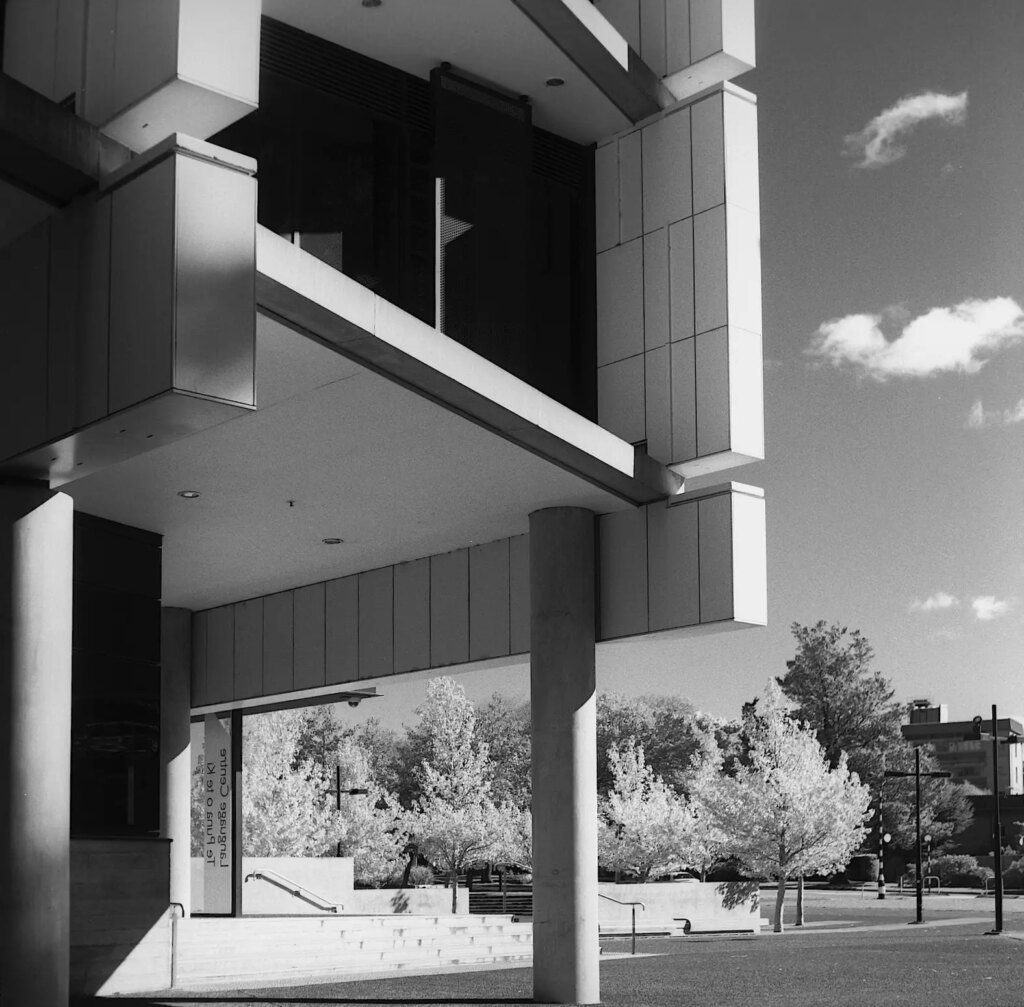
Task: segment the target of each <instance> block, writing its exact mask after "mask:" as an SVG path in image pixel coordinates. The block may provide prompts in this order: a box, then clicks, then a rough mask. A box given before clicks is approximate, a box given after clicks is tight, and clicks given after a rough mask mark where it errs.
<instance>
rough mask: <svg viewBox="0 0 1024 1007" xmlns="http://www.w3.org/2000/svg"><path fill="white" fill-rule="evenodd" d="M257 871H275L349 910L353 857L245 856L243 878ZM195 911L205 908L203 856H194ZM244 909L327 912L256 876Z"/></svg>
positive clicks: (251, 911)
mask: <svg viewBox="0 0 1024 1007" xmlns="http://www.w3.org/2000/svg"><path fill="white" fill-rule="evenodd" d="M253 871H273V872H274V873H275V874H279V875H281V876H282V877H284V878H287V879H288V881H294V882H295V884H296V885H301V886H302V887H303V888H306V889H308V890H309V891H311V892H314V893H316V895H319V896H320V897H321V898H324V899H326V900H327V901H328V902H333V903H335V904H336V905H338V906H344V909H343V910H340V911H342V912H348V911H349V908H348V907H349V900H350V899H351V896H352V858H351V857H243V858H242V877H243V878H245V877H248V875H250V874H252V872H253ZM192 910H193V912H199V913H201V912H203V911H204V906H203V860H202V858H201V857H193V858H192ZM242 912H243V913H249V914H252V915H257V914H265V913H283V914H288V915H292V914H295V913H300V914H301V913H309V914H310V915H313V914H319V913H323V912H324V909H323V908H322V907H320V906H314V905H310V904H309V903H308V902H304V901H303V900H302V899H299V898H296V897H295V896H293V895H289V894H288V892H286V891H282V890H281V889H280V888H278V887H277V886H276V885H273V884H271V883H270V882H269V881H263V880H257V879H255V878H254V879H252V880H251V881H246V882H244V883H243V885H242Z"/></svg>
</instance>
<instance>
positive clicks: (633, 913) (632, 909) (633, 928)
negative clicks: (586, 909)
mask: <svg viewBox="0 0 1024 1007" xmlns="http://www.w3.org/2000/svg"><path fill="white" fill-rule="evenodd" d="M597 897H598V898H599V899H607V900H608V901H609V902H614V903H615V904H616V905H619V906H629V907H630V916H631V917H632V923H631V927H630V929H631V931H632V933H631V936H632V950H631V951H630V952H629V953H630V954H631V955H635V954H636V907H637V906H639V907H640V908H641V909H642V910H643V911H644V912H647V906H645V905H644V904H643V903H642V902H620V901H619V900H618V899H613V898H612V897H611V896H610V895H604V894H602V893H601V892H598V893H597Z"/></svg>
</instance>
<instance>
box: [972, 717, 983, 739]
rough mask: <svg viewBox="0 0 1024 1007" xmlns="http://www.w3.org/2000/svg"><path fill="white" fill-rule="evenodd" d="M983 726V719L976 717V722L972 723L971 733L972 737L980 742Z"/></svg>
mask: <svg viewBox="0 0 1024 1007" xmlns="http://www.w3.org/2000/svg"><path fill="white" fill-rule="evenodd" d="M981 725H982V719H981V717H975V718H974V720H972V721H971V731H972V732H973V733H972V737H974V738H977V739H978V740H979V741H980V740H981Z"/></svg>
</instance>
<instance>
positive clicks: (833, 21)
mask: <svg viewBox="0 0 1024 1007" xmlns="http://www.w3.org/2000/svg"><path fill="white" fill-rule="evenodd" d="M757 30H758V66H757V69H756V70H754V71H752V72H750V73H749V74H746V75H744V76H743V77H741V78H738V79H737V80H736V81H735V83H737V84H738V85H740V86H741V87H745V88H747V89H749V90H750V91H753V92H754V93H755V94H756V95H757V96H758V109H759V135H760V180H761V229H762V279H763V290H764V295H763V304H764V352H765V427H766V460H765V461H764V462H763V463H757V464H755V465H749V466H745V467H743V468H740V469H736V470H733V471H732V472H730V473H727V474H726V478H731V479H733V480H736V481H739V482H746V483H753V484H755V485H758V486H763V487H764V489H765V491H766V499H767V515H768V605H769V626H768V627H767V628H766V629H747V630H743V631H737V632H729V633H723V634H716V635H709V636H701V637H697V638H681V639H675V640H669V641H649V642H642V641H634V642H631V643H629V644H615V645H612V646H609V647H603V646H602V647H599V648H598V688H599V689H601V690H608V691H614V692H621V693H626V694H630V695H639V694H644V693H661V694H675V695H681V696H683V697H685V698H687V699H689V700H690V701H691V702H693V703H694V704H695V705H696V706H697V707H698V708H700V709H702V710H705V711H707V712H709V713H712V714H714V715H717V716H721V717H738V716H739V713H740V707H741V705H742V704H743V703H744V702H746V701H747V700H749V699H751V698H752V697H753V696H755V695H757V694H758V693H759V692H761V691H762V690H763V688H764V686H765V684H766V683H767V681H768V679H769V678H770V677H771V676H773V675H780V674H784V673H785V670H786V660H787V659H789V658H791V657H792V656H793V652H794V646H793V638H792V635H791V632H790V626H791V624H792V623H793V622H798V623H802V624H810V623H814V622H816V621H817V620H819V619H823V620H825V621H826V622H837V623H839V624H841V625H843V626H847V627H849V628H850V629H854V628H856V629H860V630H861V631H862V632H863V633H864V635H865V636H866V637H867V638H868V640H869V641H870V643H871V644H872V646H873V648H874V651H875V660H874V665H873V667H874V668H875V669H877V670H878V671H880V672H882V674H884V675H885V676H886V677H887V678H889V679H890V680H891V682H892V684H893V687H894V688H895V691H896V697H897V698H898V699H900V700H905V701H909V700H912V699H920V698H926V699H930V700H932V702H934V703H946V704H948V705H949V712H950V718H951V719H970V718H971V717H972V716H974V715H975V714H976V713H981V714H984V715H986V716H988V714H989V713H990V709H991V705H992V704H993V703H997V704H998V706H999V713H1000V716H1007V715H1015V716H1020V715H1021V714H1024V674H1022V670H1021V669H1022V665H1024V530H1022V518H1024V464H1022V463H1024V313H1022V309H1021V305H1024V60H1022V59H1021V58H1020V52H1019V46H1020V40H1021V39H1024V3H1021V2H1020V0H985V2H984V3H965V2H964V0H857V2H856V3H850V2H841V0H758V2H757ZM460 681H461V682H462V684H463V685H464V686H465V688H466V691H467V693H468V694H469V695H470V697H471V698H473V699H474V700H475V701H483V700H486V698H487V697H488V696H489V695H490V694H491V693H493V692H495V691H501V692H504V693H507V694H508V695H510V696H513V697H518V698H521V699H526V698H527V696H528V693H529V674H528V670H527V668H526V666H525V664H524V665H523V666H521V667H520V668H519V669H518V670H513V671H508V670H500V671H491V672H488V671H480V672H474V673H473V674H466V675H462V676H460ZM424 684H425V679H413V680H411V681H408V682H405V683H401V682H398V681H389V682H387V683H383V684H382V686H381V691H382V693H384V696H383V698H381V699H378V700H374V701H372V702H369V703H364V704H363V706H362V707H360V708H359V709H358V710H357V711H349V712H350V713H354V714H355V715H356V716H357V717H358V719H363V718H364V717H366V716H371V715H376V716H378V717H380V718H381V719H382V720H384V721H385V722H388V723H391V724H393V725H397V724H398V723H401V722H405V723H412V722H413V720H414V719H415V716H414V713H413V710H414V708H415V706H416V705H417V704H418V703H419V702H420V701H421V699H422V696H423V688H424Z"/></svg>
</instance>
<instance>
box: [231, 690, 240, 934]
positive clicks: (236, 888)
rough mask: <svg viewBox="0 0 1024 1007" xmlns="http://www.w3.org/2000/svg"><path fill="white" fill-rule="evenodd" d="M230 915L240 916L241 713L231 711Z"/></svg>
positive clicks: (237, 710) (236, 710)
mask: <svg viewBox="0 0 1024 1007" xmlns="http://www.w3.org/2000/svg"><path fill="white" fill-rule="evenodd" d="M231 776H232V780H231V915H232V916H241V915H242V711H241V710H239V709H235V710H232V711H231Z"/></svg>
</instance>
